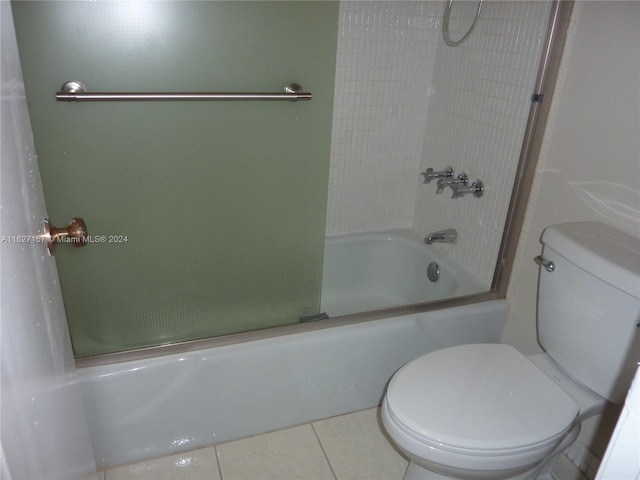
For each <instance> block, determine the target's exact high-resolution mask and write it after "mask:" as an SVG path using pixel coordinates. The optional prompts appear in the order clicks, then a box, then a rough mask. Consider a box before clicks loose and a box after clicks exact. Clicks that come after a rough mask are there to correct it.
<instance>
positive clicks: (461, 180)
mask: <svg viewBox="0 0 640 480" xmlns="http://www.w3.org/2000/svg"><path fill="white" fill-rule="evenodd" d="M468 182H469V177H468V175H467V174H466V173H461V174H460V175H458V177H457V178H454V179H451V180H444V179H442V178H441V179H440V180H438V189H437V190H436V193H442V192H444V189H445V187H451V188H452V189H453V190H454V195H455V189H456V187H458V186H459V185H466V184H467V183H468Z"/></svg>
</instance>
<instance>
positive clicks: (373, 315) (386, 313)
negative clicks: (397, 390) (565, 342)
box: [75, 291, 504, 369]
mask: <svg viewBox="0 0 640 480" xmlns="http://www.w3.org/2000/svg"><path fill="white" fill-rule="evenodd" d="M493 300H504V296H503V295H500V293H499V292H496V291H488V292H482V293H476V294H471V295H464V296H459V297H451V298H445V299H442V300H434V301H430V302H425V303H418V304H413V305H403V306H399V307H391V308H383V309H378V310H371V311H367V312H359V313H352V314H347V315H337V316H335V317H330V318H329V319H327V320H320V321H315V322H306V323H296V324H292V325H282V326H278V327H269V328H264V329H261V330H252V331H249V332H239V333H234V334H231V335H222V336H219V337H212V338H203V339H198V340H189V341H185V342H177V343H167V344H160V345H154V346H150V347H143V348H137V349H132V350H126V351H122V352H114V353H106V354H103V355H95V356H90V357H81V358H76V360H75V362H76V368H79V369H83V368H89V367H96V366H100V365H110V364H116V363H123V362H129V361H134V360H144V359H151V358H157V357H161V356H165V355H173V354H181V353H187V352H193V351H195V350H203V349H207V348H214V347H222V346H228V345H235V344H240V343H245V342H251V341H256V340H263V339H268V338H273V337H281V336H285V335H294V334H298V333H303V332H312V331H317V330H324V329H326V328H332V327H339V326H345V325H354V324H357V323H363V322H369V321H372V320H381V319H384V318H394V317H400V316H403V315H408V314H416V313H425V312H431V311H436V310H443V309H447V308H452V307H461V306H464V305H470V304H474V303H485V302H490V301H493Z"/></svg>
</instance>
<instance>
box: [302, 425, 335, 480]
mask: <svg viewBox="0 0 640 480" xmlns="http://www.w3.org/2000/svg"><path fill="white" fill-rule="evenodd" d="M309 425H311V429H312V430H313V434H314V435H315V436H316V440H318V444H319V445H320V449H321V450H322V454H323V455H324V458H325V459H326V460H327V463H328V464H329V469H330V470H331V475H333V478H335V480H338V476H337V475H336V472H335V471H334V470H333V465H331V460H329V455H327V452H326V451H325V450H324V445H322V441H321V440H320V437H319V436H318V432H316V427H315V426H314V424H313V422H311V423H309Z"/></svg>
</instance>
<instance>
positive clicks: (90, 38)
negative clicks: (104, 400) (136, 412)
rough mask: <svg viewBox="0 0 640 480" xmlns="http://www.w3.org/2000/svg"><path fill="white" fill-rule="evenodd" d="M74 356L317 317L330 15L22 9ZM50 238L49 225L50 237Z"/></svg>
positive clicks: (73, 6) (95, 5) (63, 6)
mask: <svg viewBox="0 0 640 480" xmlns="http://www.w3.org/2000/svg"><path fill="white" fill-rule="evenodd" d="M13 10H14V16H15V22H16V27H17V34H18V40H19V47H20V54H21V58H22V67H23V71H24V76H25V82H26V85H27V97H28V103H29V108H30V113H31V120H32V124H33V129H34V134H35V141H36V148H37V151H38V154H39V164H40V170H41V174H42V178H43V183H44V190H45V197H46V201H47V207H48V212H49V215H50V218H51V221H52V223H55V224H56V225H59V224H63V223H64V222H66V221H67V220H68V219H69V218H71V217H73V216H80V217H83V218H84V219H85V221H86V223H87V226H88V230H89V244H88V245H87V246H86V247H84V248H79V249H75V248H71V247H70V246H68V245H62V246H60V247H58V248H57V251H56V258H57V263H58V270H59V274H60V281H61V286H62V291H63V295H64V301H65V307H66V311H67V316H68V320H69V326H70V329H71V335H72V339H73V345H74V350H75V354H76V356H77V357H83V356H90V355H96V354H102V353H109V352H116V351H122V350H128V349H134V348H141V347H146V346H151V345H159V344H164V343H173V342H179V341H185V340H192V339H198V338H205V337H211V336H217V335H223V334H229V333H235V332H241V331H248V330H255V329H260V328H266V327H270V326H275V325H283V324H288V323H297V322H299V321H300V319H301V318H302V317H308V316H313V315H314V314H318V313H319V306H320V287H321V280H322V255H323V246H324V228H325V212H326V197H327V177H328V169H329V146H330V136H331V113H332V103H333V84H334V71H335V51H336V38H337V35H336V30H337V23H338V16H337V14H338V5H337V3H336V2H325V1H321V2H271V1H260V2H178V1H176V2H15V3H14V4H13ZM67 81H77V82H81V83H83V84H84V85H85V86H86V87H87V89H88V90H89V91H103V92H115V91H131V92H141V91H149V92H172V91H179V92H205V91H207V92H209V91H217V92H264V91H268V92H277V91H279V90H280V89H281V88H282V87H283V86H284V85H285V84H287V83H290V82H296V83H299V84H301V85H302V86H303V88H304V90H305V91H308V92H311V93H312V95H313V98H312V100H311V101H298V102H292V101H140V102H118V101H116V102H91V103H66V102H59V101H56V98H55V92H56V91H57V90H59V89H60V87H61V85H62V84H63V83H65V82H67ZM59 226H60V225H59Z"/></svg>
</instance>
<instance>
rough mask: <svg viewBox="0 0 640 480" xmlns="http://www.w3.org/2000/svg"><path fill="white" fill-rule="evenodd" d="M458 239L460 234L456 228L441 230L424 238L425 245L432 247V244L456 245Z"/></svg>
mask: <svg viewBox="0 0 640 480" xmlns="http://www.w3.org/2000/svg"><path fill="white" fill-rule="evenodd" d="M457 239H458V232H457V231H456V229H455V228H447V229H446V230H440V231H438V232H433V233H430V234H429V235H427V236H426V237H425V238H424V243H426V244H427V245H431V244H432V243H456V240H457Z"/></svg>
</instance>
